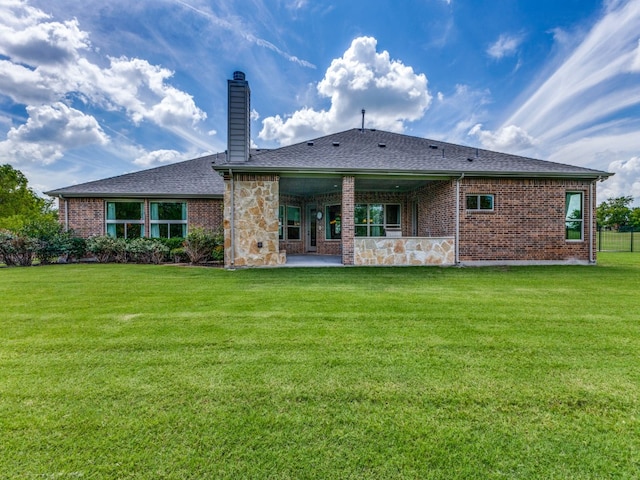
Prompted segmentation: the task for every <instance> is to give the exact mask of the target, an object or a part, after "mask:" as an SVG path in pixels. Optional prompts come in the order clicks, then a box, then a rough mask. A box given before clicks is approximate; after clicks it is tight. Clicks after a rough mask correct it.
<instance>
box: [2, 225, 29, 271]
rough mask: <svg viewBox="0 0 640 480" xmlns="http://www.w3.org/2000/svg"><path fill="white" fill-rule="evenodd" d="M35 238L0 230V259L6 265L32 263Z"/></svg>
mask: <svg viewBox="0 0 640 480" xmlns="http://www.w3.org/2000/svg"><path fill="white" fill-rule="evenodd" d="M36 246H37V240H36V239H34V238H31V237H28V236H25V235H22V234H19V233H12V232H9V231H0V261H1V262H2V263H4V264H5V265H6V266H8V267H12V266H15V265H18V266H21V267H28V266H30V265H33V259H34V257H35V251H36Z"/></svg>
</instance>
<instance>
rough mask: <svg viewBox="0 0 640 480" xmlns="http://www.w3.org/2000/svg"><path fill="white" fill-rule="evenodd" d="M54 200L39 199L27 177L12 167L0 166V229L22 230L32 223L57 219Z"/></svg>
mask: <svg viewBox="0 0 640 480" xmlns="http://www.w3.org/2000/svg"><path fill="white" fill-rule="evenodd" d="M52 205H53V200H45V199H44V198H42V197H39V196H38V195H37V194H36V193H35V192H34V191H33V190H32V189H31V188H29V182H28V180H27V177H25V176H24V174H23V173H22V172H21V171H20V170H16V169H15V168H13V167H12V166H11V165H8V164H6V165H0V229H7V230H12V231H18V230H20V229H21V228H22V227H23V226H24V225H26V224H28V223H29V222H32V221H38V220H43V219H55V218H56V217H57V213H56V212H55V211H54V210H53V208H52Z"/></svg>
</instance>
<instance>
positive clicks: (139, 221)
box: [104, 199, 146, 238]
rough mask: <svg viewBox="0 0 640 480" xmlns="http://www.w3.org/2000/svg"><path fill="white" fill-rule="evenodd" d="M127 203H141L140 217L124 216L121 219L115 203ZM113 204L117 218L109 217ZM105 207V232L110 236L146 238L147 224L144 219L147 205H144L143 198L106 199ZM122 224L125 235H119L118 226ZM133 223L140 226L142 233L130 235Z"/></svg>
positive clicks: (114, 214)
mask: <svg viewBox="0 0 640 480" xmlns="http://www.w3.org/2000/svg"><path fill="white" fill-rule="evenodd" d="M125 203H130V204H139V205H140V218H122V219H119V218H117V217H118V213H117V212H116V207H115V205H118V204H125ZM111 204H113V205H114V207H113V209H114V211H113V216H114V217H115V218H109V217H110V216H111V215H110V212H109V210H110V208H109V206H110V205H111ZM104 209H105V215H104V218H105V232H106V234H107V235H108V236H110V237H113V238H144V237H145V236H146V235H145V233H146V232H145V224H144V220H145V215H144V213H145V205H144V201H143V200H126V199H122V200H107V201H105V204H104ZM119 225H122V229H123V236H118V233H119V232H118V231H117V230H118V226H119ZM133 225H136V226H137V225H139V226H140V235H139V236H135V237H133V236H130V235H128V233H129V228H131V226H133ZM111 226H113V228H110V227H111ZM111 230H113V232H111Z"/></svg>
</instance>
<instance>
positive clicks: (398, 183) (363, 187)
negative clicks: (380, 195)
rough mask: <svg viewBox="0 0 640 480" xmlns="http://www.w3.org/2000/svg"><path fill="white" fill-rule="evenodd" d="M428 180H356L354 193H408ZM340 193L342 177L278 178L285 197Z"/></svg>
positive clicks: (281, 191)
mask: <svg viewBox="0 0 640 480" xmlns="http://www.w3.org/2000/svg"><path fill="white" fill-rule="evenodd" d="M430 181H432V180H429V179H417V180H416V179H402V178H397V179H394V178H356V192H365V191H366V192H409V191H411V190H415V189H416V188H419V187H421V186H424V185H426V184H427V183H428V182H430ZM332 192H342V177H341V176H330V177H294V176H291V177H289V176H284V177H280V193H281V194H286V195H298V196H303V197H304V196H309V195H320V194H325V193H332Z"/></svg>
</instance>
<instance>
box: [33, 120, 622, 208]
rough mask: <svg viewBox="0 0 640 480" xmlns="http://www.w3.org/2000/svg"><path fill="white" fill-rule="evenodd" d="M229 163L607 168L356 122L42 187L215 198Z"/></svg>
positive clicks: (393, 168)
mask: <svg viewBox="0 0 640 480" xmlns="http://www.w3.org/2000/svg"><path fill="white" fill-rule="evenodd" d="M212 167H213V168H212ZM229 167H232V168H233V169H234V171H273V172H287V171H295V172H305V171H308V172H331V173H341V172H352V173H357V172H362V173H374V174H375V173H380V174H384V173H407V174H409V173H410V174H423V175H430V174H431V175H459V174H462V173H464V174H465V175H494V176H508V175H515V176H567V177H583V178H594V179H595V178H598V177H602V178H606V177H609V176H610V175H612V174H610V173H607V172H603V171H599V170H592V169H589V168H584V167H576V166H573V165H565V164H561V163H554V162H548V161H545V160H537V159H534V158H527V157H520V156H517V155H510V154H506V153H499V152H492V151H490V150H482V149H476V148H473V147H465V146H462V145H455V144H452V143H446V142H439V141H436V140H429V139H426V138H420V137H412V136H409V135H401V134H398V133H391V132H385V131H382V130H370V129H366V130H364V131H362V130H361V129H353V130H347V131H345V132H340V133H335V134H333V135H327V136H325V137H320V138H317V139H315V140H312V141H307V142H302V143H298V144H295V145H290V146H287V147H282V148H278V149H275V150H253V151H252V154H251V157H250V159H249V161H248V162H246V163H243V164H228V163H226V154H225V153H217V154H214V155H208V156H205V157H200V158H195V159H193V160H187V161H184V162H179V163H173V164H170V165H165V166H162V167H156V168H151V169H148V170H142V171H140V172H135V173H128V174H125V175H119V176H117V177H111V178H105V179H103V180H97V181H94V182H87V183H82V184H79V185H73V186H69V187H64V188H59V189H56V190H51V191H49V192H45V193H46V194H47V195H51V196H60V195H63V196H75V197H80V196H90V197H94V196H101V197H142V196H145V197H184V198H187V197H220V196H222V194H223V193H224V182H223V180H222V178H221V177H220V175H219V174H218V173H217V172H216V171H215V170H214V169H216V170H219V171H224V170H227V169H228V168H229Z"/></svg>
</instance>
